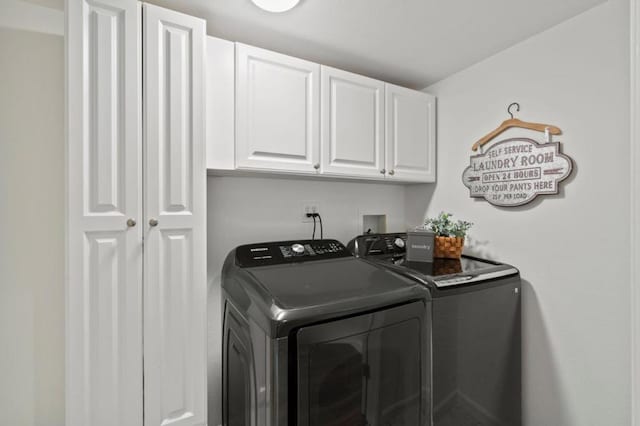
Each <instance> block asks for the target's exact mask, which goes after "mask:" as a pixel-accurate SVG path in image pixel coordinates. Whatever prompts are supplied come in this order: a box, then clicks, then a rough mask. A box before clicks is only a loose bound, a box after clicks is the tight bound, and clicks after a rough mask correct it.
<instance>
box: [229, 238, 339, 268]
mask: <svg viewBox="0 0 640 426" xmlns="http://www.w3.org/2000/svg"><path fill="white" fill-rule="evenodd" d="M350 256H351V254H350V253H349V251H348V250H347V249H346V248H345V246H344V245H342V243H340V242H339V241H336V240H300V241H277V242H269V243H259V244H248V245H244V246H240V247H238V248H236V263H237V264H238V266H242V267H245V268H249V267H253V266H265V265H279V264H283V263H292V262H306V261H310V260H321V259H335V258H339V257H350Z"/></svg>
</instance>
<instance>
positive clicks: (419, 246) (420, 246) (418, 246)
mask: <svg viewBox="0 0 640 426" xmlns="http://www.w3.org/2000/svg"><path fill="white" fill-rule="evenodd" d="M411 248H412V249H418V250H429V249H430V248H431V246H428V245H426V244H411Z"/></svg>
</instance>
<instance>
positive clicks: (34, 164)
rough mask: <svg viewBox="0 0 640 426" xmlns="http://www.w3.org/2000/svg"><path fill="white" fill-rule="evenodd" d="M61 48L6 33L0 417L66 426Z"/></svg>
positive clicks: (0, 86) (57, 41)
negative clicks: (0, 414)
mask: <svg viewBox="0 0 640 426" xmlns="http://www.w3.org/2000/svg"><path fill="white" fill-rule="evenodd" d="M63 73H64V47H63V39H62V37H60V36H51V35H44V34H37V33H33V32H26V31H19V30H5V29H0V339H1V340H0V341H2V349H0V378H1V379H0V412H1V413H2V421H1V422H0V423H2V424H6V425H17V426H56V425H63V424H64V209H65V207H64V126H63V125H64V121H63V117H64V84H63V82H64V80H63Z"/></svg>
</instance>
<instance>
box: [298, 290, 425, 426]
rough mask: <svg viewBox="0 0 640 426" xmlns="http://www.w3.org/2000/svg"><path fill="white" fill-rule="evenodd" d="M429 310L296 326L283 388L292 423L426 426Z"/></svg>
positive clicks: (419, 305)
mask: <svg viewBox="0 0 640 426" xmlns="http://www.w3.org/2000/svg"><path fill="white" fill-rule="evenodd" d="M428 309H430V304H428V303H427V302H415V303H411V304H407V305H402V306H399V307H394V308H391V309H386V310H382V311H377V312H374V313H370V314H366V315H361V316H356V317H351V318H347V319H343V320H337V321H332V322H329V323H325V324H320V325H315V326H311V327H305V328H301V329H300V330H299V331H298V333H297V336H296V337H297V357H298V359H297V377H296V379H297V387H296V386H291V388H290V389H293V390H295V389H297V390H298V392H297V395H291V396H292V397H296V398H297V404H296V405H295V406H296V407H297V418H298V425H300V426H347V425H348V426H366V425H394V426H421V425H428V424H429V420H430V418H431V409H430V404H429V401H430V385H429V384H430V378H431V371H430V365H431V360H430V355H429V354H430V353H431V351H430V348H429V344H430V341H431V339H430V334H429V333H430V330H429V328H428V324H427V322H426V318H428V317H429V316H428V315H430V313H429V312H428ZM291 403H292V404H293V403H294V401H293V400H292V401H291Z"/></svg>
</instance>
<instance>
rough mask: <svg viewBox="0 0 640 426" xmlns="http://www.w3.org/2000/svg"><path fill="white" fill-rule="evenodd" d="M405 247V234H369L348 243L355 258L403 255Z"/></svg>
mask: <svg viewBox="0 0 640 426" xmlns="http://www.w3.org/2000/svg"><path fill="white" fill-rule="evenodd" d="M406 245H407V234H406V233H397V234H371V235H366V234H365V235H361V236H359V237H356V238H354V239H353V240H351V242H350V243H349V249H350V250H351V252H353V253H354V254H355V255H356V256H357V257H367V256H375V255H380V254H384V255H394V256H399V255H404V253H405V251H406Z"/></svg>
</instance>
